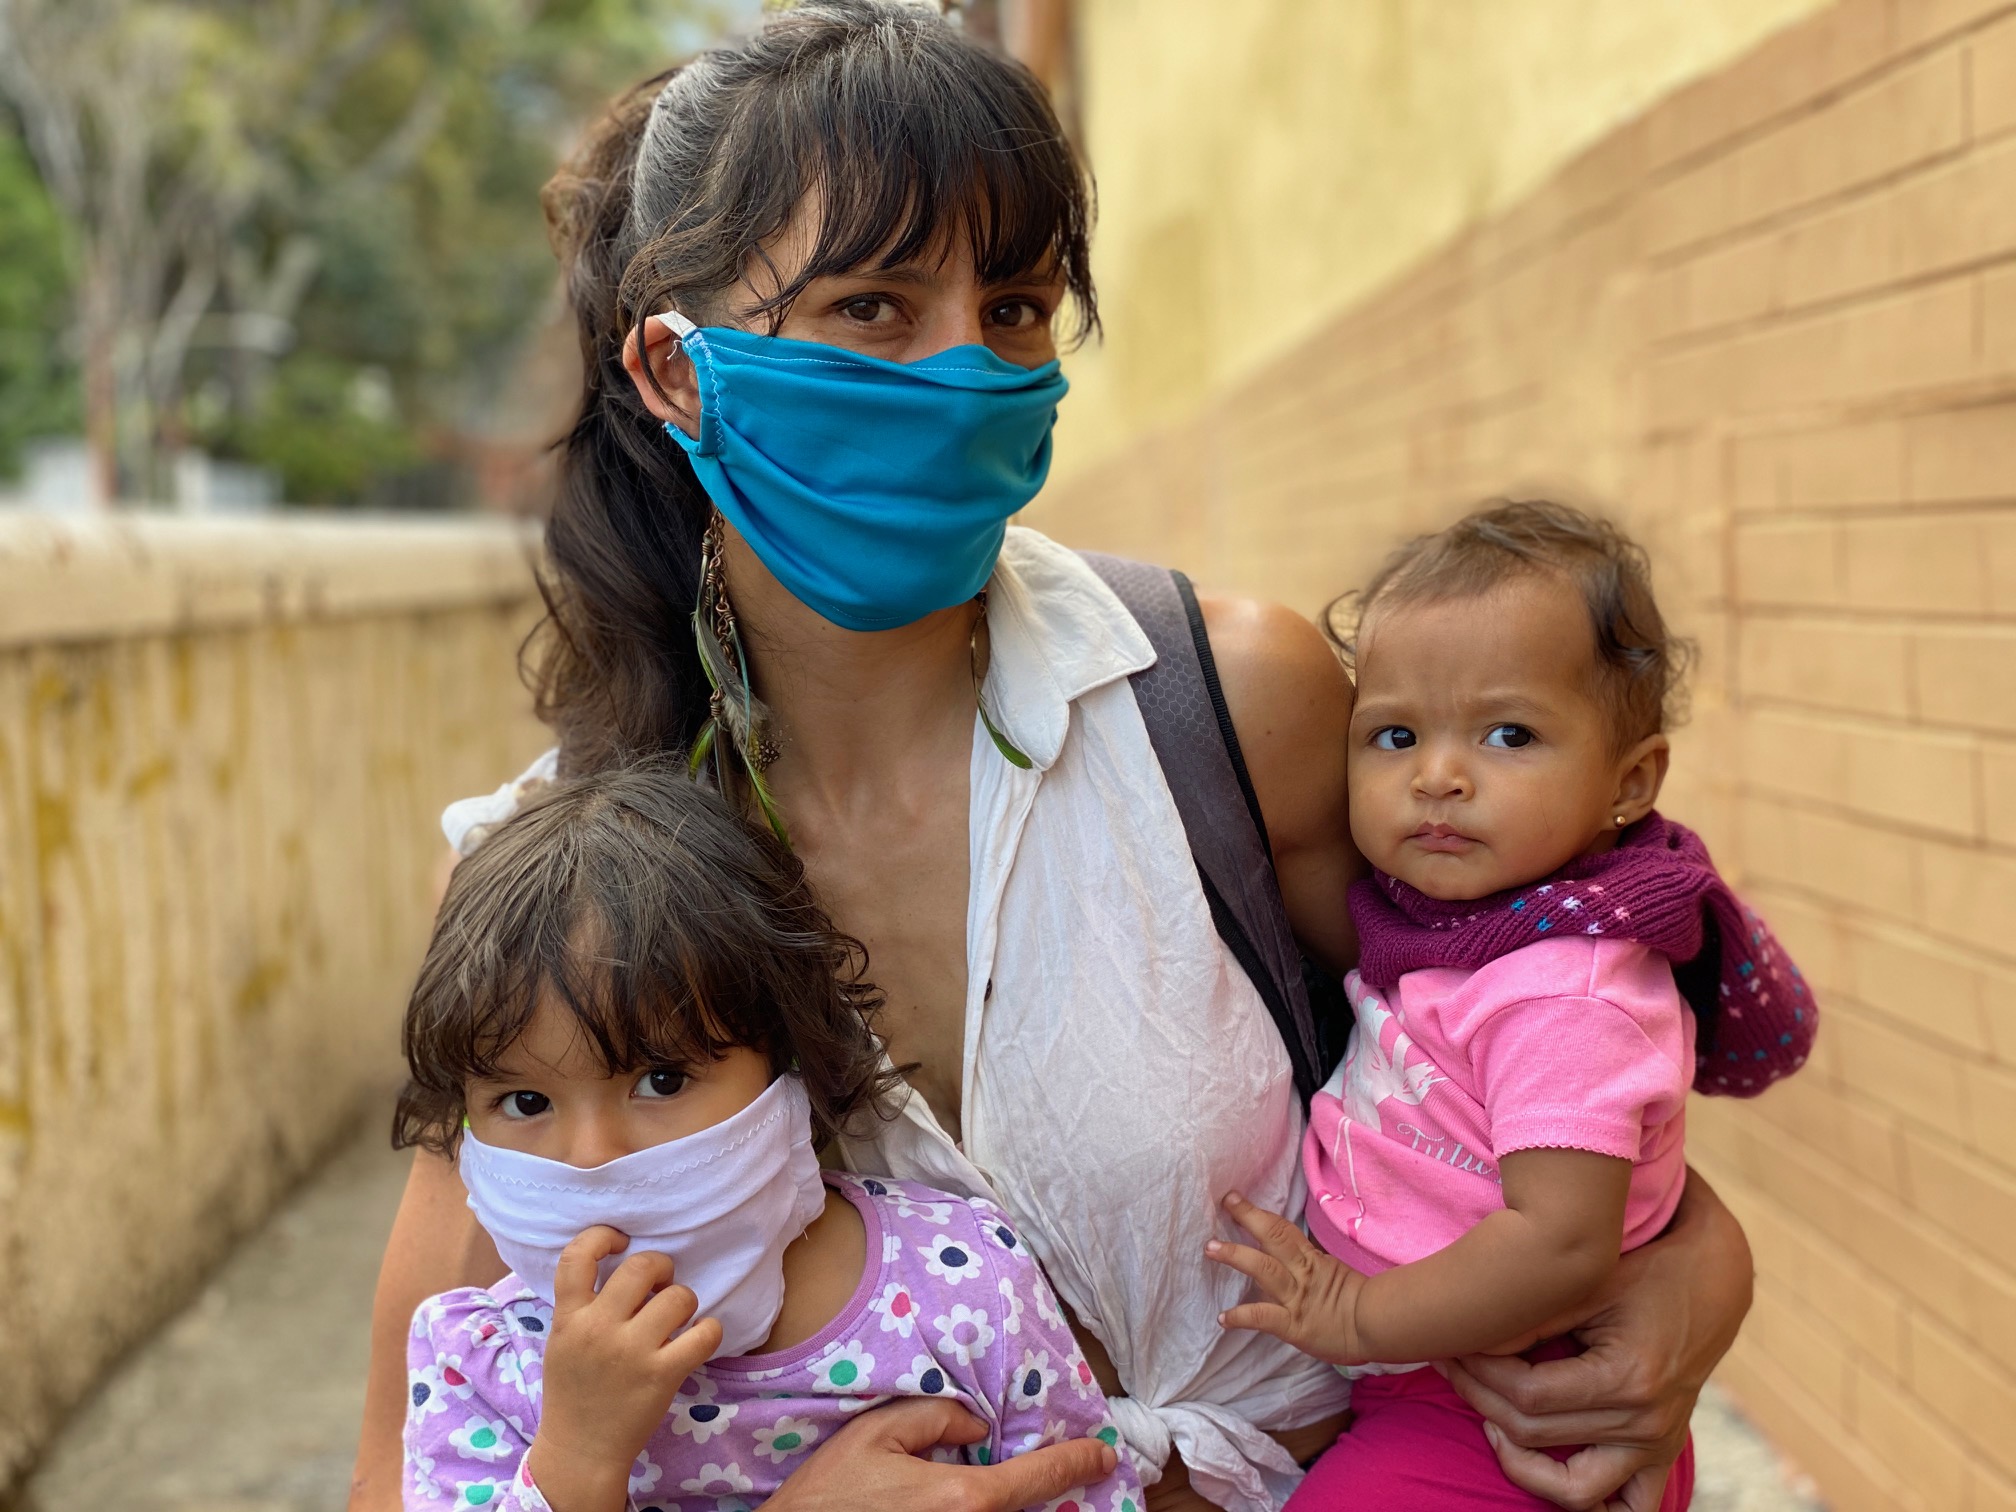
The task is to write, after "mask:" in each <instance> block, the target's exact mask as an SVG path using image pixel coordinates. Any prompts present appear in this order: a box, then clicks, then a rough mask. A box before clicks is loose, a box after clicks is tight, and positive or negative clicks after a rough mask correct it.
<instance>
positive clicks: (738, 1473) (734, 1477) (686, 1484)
mask: <svg viewBox="0 0 2016 1512" xmlns="http://www.w3.org/2000/svg"><path fill="white" fill-rule="evenodd" d="M755 1487H756V1483H755V1482H754V1481H752V1480H750V1479H749V1477H748V1476H746V1475H744V1474H743V1473H742V1467H741V1466H740V1465H739V1464H737V1463H735V1462H734V1461H733V1460H730V1461H729V1462H728V1463H727V1464H725V1465H716V1464H712V1463H709V1464H705V1465H702V1466H701V1467H700V1473H699V1474H697V1475H695V1476H692V1477H691V1478H689V1479H687V1480H682V1481H681V1482H679V1489H680V1490H681V1491H691V1492H692V1493H693V1494H694V1495H695V1496H720V1495H723V1494H724V1493H728V1492H734V1491H753V1490H754V1489H755Z"/></svg>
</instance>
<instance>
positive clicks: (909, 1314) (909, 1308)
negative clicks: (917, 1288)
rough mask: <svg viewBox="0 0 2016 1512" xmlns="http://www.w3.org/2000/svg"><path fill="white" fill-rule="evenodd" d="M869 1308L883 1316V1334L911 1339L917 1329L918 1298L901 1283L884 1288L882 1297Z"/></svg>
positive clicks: (896, 1282)
mask: <svg viewBox="0 0 2016 1512" xmlns="http://www.w3.org/2000/svg"><path fill="white" fill-rule="evenodd" d="M868 1306H869V1308H870V1309H871V1310H872V1311H874V1312H877V1313H879V1314H881V1316H882V1332H884V1333H893V1334H896V1335H898V1336H899V1337H901V1338H905V1339H907V1338H909V1337H910V1335H911V1334H912V1333H914V1332H915V1331H916V1328H917V1298H916V1297H915V1296H913V1295H912V1294H911V1291H910V1288H909V1287H907V1286H905V1285H904V1284H903V1283H902V1282H901V1281H891V1282H890V1283H889V1284H888V1285H887V1286H885V1287H883V1288H882V1295H881V1296H879V1297H877V1298H875V1299H874V1300H873V1301H871V1302H870V1303H869V1304H868Z"/></svg>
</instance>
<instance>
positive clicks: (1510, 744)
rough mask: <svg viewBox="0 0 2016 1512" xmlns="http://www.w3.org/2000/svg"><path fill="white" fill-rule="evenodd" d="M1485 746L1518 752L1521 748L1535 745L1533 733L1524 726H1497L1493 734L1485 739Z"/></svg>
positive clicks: (1492, 731) (1494, 727)
mask: <svg viewBox="0 0 2016 1512" xmlns="http://www.w3.org/2000/svg"><path fill="white" fill-rule="evenodd" d="M1484 744H1486V745H1488V746H1497V747H1499V748H1500V749H1501V750H1507V751H1516V750H1518V749H1519V748H1520V747H1521V746H1529V745H1531V744H1533V732H1532V731H1531V730H1529V729H1527V728H1526V726H1524V725H1516V724H1502V725H1495V726H1493V727H1492V730H1491V733H1490V734H1489V735H1486V736H1485V737H1484Z"/></svg>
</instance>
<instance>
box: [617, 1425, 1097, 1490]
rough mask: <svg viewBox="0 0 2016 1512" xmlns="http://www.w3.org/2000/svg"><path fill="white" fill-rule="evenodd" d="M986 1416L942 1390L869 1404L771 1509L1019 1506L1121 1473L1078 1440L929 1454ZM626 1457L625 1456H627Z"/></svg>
mask: <svg viewBox="0 0 2016 1512" xmlns="http://www.w3.org/2000/svg"><path fill="white" fill-rule="evenodd" d="M986 1437H987V1425H986V1424H985V1423H982V1422H981V1421H980V1420H979V1419H978V1418H976V1417H974V1416H973V1415H972V1414H971V1413H969V1412H967V1411H966V1410H965V1409H964V1408H962V1407H960V1406H959V1405H958V1403H956V1402H952V1401H948V1400H947V1399H946V1398H944V1397H911V1398H908V1399H906V1400H904V1401H900V1402H892V1403H890V1404H889V1405H888V1406H886V1407H876V1408H873V1409H871V1410H869V1411H867V1412H864V1413H862V1414H861V1416H859V1417H858V1418H856V1419H855V1420H854V1421H853V1422H851V1423H849V1424H848V1425H847V1426H846V1427H845V1428H842V1429H841V1430H840V1431H839V1432H838V1433H836V1434H834V1435H833V1437H832V1438H830V1439H828V1440H827V1441H826V1442H825V1443H823V1444H821V1445H820V1446H819V1447H818V1448H817V1449H815V1450H813V1451H812V1453H811V1455H810V1456H809V1457H808V1458H807V1459H806V1461H805V1463H804V1464H802V1465H800V1466H799V1467H798V1468H797V1469H796V1470H794V1471H792V1472H791V1478H790V1479H789V1480H787V1481H785V1482H784V1485H783V1488H782V1489H781V1490H779V1491H778V1492H777V1494H776V1495H774V1496H772V1497H771V1498H770V1499H769V1500H768V1501H767V1502H765V1503H764V1504H763V1505H764V1506H765V1508H767V1509H768V1512H1015V1509H1016V1508H1019V1507H1040V1506H1042V1505H1043V1504H1044V1503H1045V1502H1047V1501H1050V1500H1052V1499H1053V1498H1055V1497H1059V1496H1062V1495H1063V1494H1064V1493H1065V1492H1066V1491H1069V1490H1070V1489H1071V1488H1072V1487H1073V1486H1086V1485H1091V1484H1093V1483H1094V1482H1096V1481H1101V1480H1104V1479H1105V1478H1106V1477H1107V1476H1109V1475H1111V1474H1112V1473H1113V1466H1114V1464H1115V1463H1116V1460H1115V1458H1114V1453H1113V1450H1112V1449H1110V1448H1109V1447H1107V1446H1106V1445H1105V1444H1103V1443H1101V1442H1100V1441H1099V1440H1098V1439H1076V1440H1073V1441H1072V1442H1070V1443H1065V1444H1051V1445H1049V1446H1048V1447H1046V1448H1043V1449H1036V1450H1032V1451H1031V1452H1029V1453H1028V1454H1018V1455H1016V1456H1015V1457H1014V1458H1013V1459H1006V1460H1003V1461H1001V1463H1000V1464H998V1465H941V1464H937V1463H935V1462H934V1461H932V1460H928V1459H922V1458H919V1456H921V1455H924V1454H926V1453H928V1452H929V1451H931V1450H932V1449H934V1448H936V1447H938V1446H939V1445H940V1444H946V1445H957V1446H963V1445H966V1444H977V1443H979V1442H980V1441H981V1440H982V1439H984V1438H986ZM626 1463H627V1462H626Z"/></svg>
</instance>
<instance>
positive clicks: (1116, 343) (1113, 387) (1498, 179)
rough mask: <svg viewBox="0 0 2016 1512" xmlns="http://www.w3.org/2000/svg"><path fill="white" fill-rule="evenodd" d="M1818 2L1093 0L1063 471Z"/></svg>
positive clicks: (1083, 87) (1193, 398)
mask: <svg viewBox="0 0 2016 1512" xmlns="http://www.w3.org/2000/svg"><path fill="white" fill-rule="evenodd" d="M1822 3H1823V0H1079V5H1078V8H1077V18H1078V27H1079V36H1078V46H1079V70H1080V72H1079V81H1080V91H1079V97H1078V98H1079V107H1080V110H1081V118H1082V121H1083V125H1084V133H1085V139H1086V144H1087V148H1088V150H1089V153H1090V156H1091V159H1092V167H1093V171H1094V173H1095V174H1096V175H1097V178H1098V184H1099V227H1098V234H1097V239H1096V242H1095V245H1094V252H1093V261H1094V270H1095V272H1096V274H1097V276H1098V281H1099V290H1100V297H1101V300H1102V302H1103V307H1104V312H1105V318H1106V341H1105V344H1104V346H1103V347H1100V346H1093V347H1089V348H1087V349H1086V350H1085V351H1083V352H1081V353H1079V354H1078V355H1077V356H1075V357H1073V358H1072V359H1071V360H1070V363H1069V373H1070V377H1071V382H1072V385H1073V392H1072V394H1071V397H1070V400H1069V401H1068V402H1067V403H1066V404H1065V406H1064V409H1063V415H1062V418H1061V424H1060V426H1059V441H1058V475H1059V477H1060V478H1061V477H1068V476H1070V475H1071V474H1072V472H1074V471H1075V470H1076V469H1078V468H1081V467H1085V466H1087V465H1090V464H1092V463H1094V462H1096V461H1098V460H1099V459H1100V458H1102V457H1105V456H1107V455H1110V454H1111V453H1112V452H1113V451H1114V449H1115V448H1117V447H1119V446H1121V445H1123V444H1124V443H1125V442H1126V441H1127V440H1128V439H1130V438H1131V437H1133V436H1135V435H1137V434H1138V433H1139V432H1140V431H1142V430H1143V429H1144V428H1147V427H1149V426H1153V425H1155V424H1158V423H1160V422H1163V421H1167V420H1169V419H1171V418H1173V417H1175V416H1176V415H1178V414H1181V413H1183V412H1184V411H1185V410H1187V409H1189V408H1191V407H1192V406H1193V405H1195V404H1196V403H1197V402H1198V401H1199V400H1201V399H1202V398H1203V396H1205V395H1206V394H1208V393H1210V392H1211V391H1212V390H1213V389H1214V388H1217V387H1219V386H1220V385H1222V384H1224V383H1226V382H1227V381H1229V380H1232V379H1235V378H1238V377H1242V376H1244V375H1246V374H1247V373H1249V372H1251V371H1253V370H1254V369H1255V368H1257V367H1258V366H1260V365H1262V364H1264V363H1265V362H1266V360H1267V359H1268V358H1270V357H1273V356H1276V355H1278V354H1279V353H1280V352H1282V351H1283V350H1284V349H1286V348H1287V347H1289V346H1291V345H1293V343H1294V342H1295V341H1296V340H1297V339H1298V338H1299V337H1302V336H1304V335H1306V334H1308V333H1309V332H1310V331H1313V330H1315V329H1317V328H1318V327H1319V326H1320V325H1322V323H1323V322H1324V321H1325V320H1326V319H1328V318H1329V317H1331V316H1333V315H1335V314H1336V313H1337V312H1338V311H1340V310H1343V309H1345V308H1347V307H1348V306H1350V305H1351V304H1353V303H1354V302H1356V301H1357V300H1358V299H1360V298H1362V297H1363V296H1364V295H1365V294H1367V293H1368V292H1369V291H1370V290H1371V289H1373V288H1374V287H1375V286H1376V285H1378V284H1380V283H1381V282H1383V281H1385V280H1386V279H1388V278H1390V277H1392V276H1393V275H1394V274H1395V273H1397V272H1399V271H1400V270H1401V269H1403V268H1405V267H1407V266H1408V265H1409V264H1410V263H1412V262H1414V261H1415V260H1417V259H1418V258H1420V257H1421V256H1423V255H1424V254H1426V253H1427V252H1428V251H1429V250H1430V249H1431V248H1433V247H1434V246H1435V245H1437V244H1438V243H1440V242H1442V241H1444V240H1445V239H1446V238H1448V237H1449V236H1451V235H1452V234H1454V233H1455V232H1456V231H1457V230H1459V229H1460V228H1461V227H1462V226H1464V225H1466V224H1468V223H1470V222H1472V221H1474V220H1476V219H1477V218H1478V217H1480V216H1482V215H1485V214H1487V213H1489V212H1491V211H1494V210H1497V209H1499V208H1501V207H1502V206H1504V205H1506V204H1509V203H1510V202H1511V201H1512V200H1514V199H1516V198H1517V197H1518V196H1519V195H1521V194H1523V193H1524V192H1525V191H1527V190H1528V189H1530V188H1532V187H1533V186H1534V185H1535V184H1537V183H1538V182H1539V181H1540V180H1541V179H1542V178H1544V177H1545V176H1546V175H1547V174H1548V173H1549V172H1551V171H1552V170H1553V169H1555V168H1556V167H1558V166H1559V165H1560V164H1561V163H1562V162H1564V161H1565V160H1567V159H1568V158H1569V157H1571V156H1573V155H1574V154H1575V153H1576V152H1577V151H1578V150H1580V149H1581V148H1583V147H1584V146H1586V145H1588V144H1589V143H1590V142H1591V141H1593V140H1595V139H1596V138H1598V137H1600V136H1601V135H1603V133H1604V132H1606V131H1608V130H1610V129H1611V128H1612V127H1614V126H1616V125H1617V124H1618V123H1619V122H1620V121H1622V120H1624V119H1625V118H1627V117H1629V116H1631V115H1632V114H1634V113H1636V112H1638V111H1640V110H1642V109H1644V108H1645V107H1646V106H1647V105H1649V104H1650V103H1651V102H1652V101H1653V100H1655V99H1657V98H1659V97H1660V96H1662V95H1664V94H1666V93H1668V92H1669V91H1671V90H1672V89H1674V88H1676V87H1677V86H1679V85H1680V84H1683V83H1684V82H1686V81H1687V80H1688V79H1691V78H1693V77H1695V76H1697V75H1699V74H1702V73H1705V72H1708V71H1709V70H1711V69H1713V68H1714V67H1716V66H1717V65H1718V64H1720V63H1722V62H1724V61H1726V60H1727V59H1729V58H1730V57H1733V56H1734V55H1736V54H1738V53H1740V52H1742V51H1744V50H1746V49H1748V48H1750V47H1751V46H1753V45H1755V44H1756V42H1757V41H1758V40H1759V39H1760V38H1761V37H1763V36H1764V35H1765V34H1767V33H1768V32H1771V31H1773V30H1775V29H1776V28H1778V27H1781V26H1783V25H1784V24H1786V23H1787V22H1789V21H1792V20H1794V19H1796V18H1798V17H1799V16H1802V15H1805V14H1807V13H1808V12H1811V11H1813V10H1815V9H1817V8H1818V7H1819V5H1820V4H1822Z"/></svg>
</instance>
